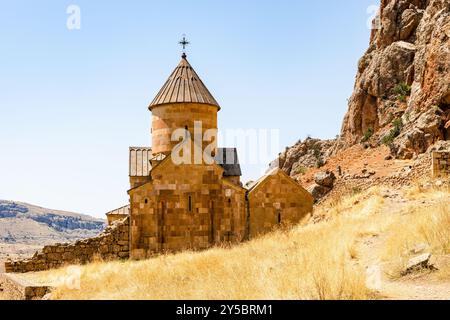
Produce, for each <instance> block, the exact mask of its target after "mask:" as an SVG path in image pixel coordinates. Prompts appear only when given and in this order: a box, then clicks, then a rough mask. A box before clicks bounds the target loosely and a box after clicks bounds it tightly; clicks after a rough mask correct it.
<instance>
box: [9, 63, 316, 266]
mask: <svg viewBox="0 0 450 320" xmlns="http://www.w3.org/2000/svg"><path fill="white" fill-rule="evenodd" d="M149 110H150V111H151V113H152V128H151V136H152V147H151V148H150V147H131V148H130V150H129V152H130V157H129V178H130V189H129V190H128V195H129V197H130V204H129V205H127V206H125V207H123V208H119V209H116V210H114V211H112V212H110V213H107V218H108V224H109V226H108V227H107V228H106V229H105V230H104V231H103V232H102V233H101V234H100V235H98V236H97V237H94V238H89V239H83V240H79V241H76V242H75V243H66V244H55V245H49V246H45V247H44V248H43V249H42V250H41V251H40V252H36V254H35V255H34V256H33V257H32V258H30V259H25V260H17V261H7V262H5V271H6V272H29V271H39V270H48V269H52V268H57V267H61V266H63V265H67V264H79V263H81V264H84V263H89V262H91V261H93V260H95V259H96V257H100V258H102V259H105V260H114V259H127V258H131V259H144V258H148V257H151V256H152V255H154V254H158V253H162V252H175V251H180V250H184V249H193V250H201V249H206V248H209V247H212V246H214V245H218V244H221V243H238V242H242V241H245V240H248V239H251V238H254V237H257V236H258V235H262V234H265V233H267V232H270V231H271V230H273V228H274V227H276V226H277V225H280V224H297V223H299V222H300V221H301V220H302V219H303V218H304V217H305V216H307V215H308V214H309V213H311V212H312V209H313V198H312V196H311V195H310V194H309V193H308V192H307V191H306V190H305V189H304V188H302V187H301V186H300V185H299V184H298V183H297V182H295V181H294V180H292V179H291V178H290V177H289V176H288V175H287V174H285V173H284V172H283V171H282V170H280V169H276V168H275V169H272V170H270V171H269V172H267V174H266V175H265V176H263V177H261V178H260V179H259V180H258V181H255V182H254V183H252V184H251V185H250V186H249V187H248V188H244V187H243V185H242V183H241V168H240V165H239V161H238V152H237V150H236V149H234V148H218V146H217V145H216V141H215V138H214V135H212V139H205V140H208V141H203V139H200V141H198V139H196V137H197V136H200V137H201V138H202V137H203V138H204V137H205V136H206V135H207V133H208V132H213V133H214V132H217V113H218V112H219V111H220V106H219V104H218V103H217V101H216V99H214V97H213V96H212V95H211V93H210V92H209V90H208V89H207V88H206V86H205V85H204V84H203V82H202V81H201V80H200V78H199V76H198V75H197V73H196V72H195V71H194V69H193V68H192V67H191V65H190V64H189V62H188V61H187V58H186V55H185V54H183V56H182V58H181V62H180V63H179V65H178V66H177V67H176V68H175V70H174V71H173V72H172V74H171V75H170V77H169V79H168V80H167V81H166V83H165V84H164V86H163V87H162V88H161V90H160V91H159V93H158V94H157V95H156V97H155V99H154V100H153V101H152V103H151V104H150V106H149ZM198 123H201V128H200V129H201V130H200V132H197V131H199V128H198V126H196V124H198ZM180 129H181V132H182V137H183V139H182V140H183V144H182V145H183V148H180V150H178V147H179V146H180V141H177V139H172V138H173V134H174V133H177V131H179V130H180ZM186 142H188V143H186ZM185 146H188V147H187V148H185ZM206 150H209V151H210V152H206ZM203 151H205V152H203ZM185 153H186V154H187V155H188V156H187V157H184V155H185ZM174 154H175V155H183V156H182V158H183V159H185V160H186V159H187V160H188V161H183V162H180V163H179V162H178V161H177V157H174ZM196 154H200V155H203V156H201V157H200V161H197V160H198V159H196Z"/></svg>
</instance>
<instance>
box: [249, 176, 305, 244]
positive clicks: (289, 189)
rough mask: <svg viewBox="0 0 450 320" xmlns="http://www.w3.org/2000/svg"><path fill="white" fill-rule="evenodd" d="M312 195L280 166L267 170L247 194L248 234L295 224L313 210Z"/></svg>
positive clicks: (258, 233) (254, 235) (251, 234)
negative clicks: (268, 171) (279, 167)
mask: <svg viewBox="0 0 450 320" xmlns="http://www.w3.org/2000/svg"><path fill="white" fill-rule="evenodd" d="M313 202H314V199H313V197H312V196H311V195H310V194H309V193H308V192H307V191H306V190H305V189H303V188H302V187H301V186H300V185H299V184H297V183H296V182H295V181H294V180H292V179H291V178H290V177H289V176H287V175H286V173H284V171H282V170H280V169H276V170H274V171H272V172H270V173H269V174H268V175H267V176H265V177H264V178H263V179H261V180H260V181H259V182H258V183H257V184H256V185H255V186H254V187H253V188H251V189H250V191H249V193H248V206H249V212H248V214H249V218H250V219H249V230H248V231H249V237H250V238H253V237H257V236H259V235H262V234H265V233H268V232H270V231H272V230H273V228H274V227H276V226H279V225H281V224H285V225H294V224H298V223H299V222H300V221H301V220H302V219H303V218H305V217H306V216H307V215H308V214H309V213H312V209H313Z"/></svg>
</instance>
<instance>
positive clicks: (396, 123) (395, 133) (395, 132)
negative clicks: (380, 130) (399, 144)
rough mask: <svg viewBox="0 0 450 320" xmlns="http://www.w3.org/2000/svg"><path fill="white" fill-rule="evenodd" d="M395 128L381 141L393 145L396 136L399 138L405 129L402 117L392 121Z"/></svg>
mask: <svg viewBox="0 0 450 320" xmlns="http://www.w3.org/2000/svg"><path fill="white" fill-rule="evenodd" d="M392 125H393V128H392V129H391V131H390V132H389V134H387V135H385V136H384V137H383V139H382V140H381V142H382V143H383V144H385V145H387V146H391V145H392V143H393V142H394V140H395V138H397V137H398V136H399V135H400V133H401V132H402V129H403V122H402V119H400V118H397V119H395V120H394V121H393V122H392Z"/></svg>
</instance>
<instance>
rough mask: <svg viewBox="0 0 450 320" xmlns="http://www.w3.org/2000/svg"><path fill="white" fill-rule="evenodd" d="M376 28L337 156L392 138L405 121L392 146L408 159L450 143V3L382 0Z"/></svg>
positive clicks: (443, 0) (361, 64) (362, 63)
mask: <svg viewBox="0 0 450 320" xmlns="http://www.w3.org/2000/svg"><path fill="white" fill-rule="evenodd" d="M374 26H376V28H375V29H374V30H373V32H372V37H371V40H370V45H369V49H368V50H367V52H366V53H365V54H364V56H363V57H362V58H361V60H360V61H359V65H358V73H357V76H356V82H355V88H354V92H353V95H352V97H351V98H350V100H349V106H348V112H347V114H346V116H345V118H344V121H343V125H342V130H341V136H340V138H339V140H338V141H337V143H336V145H335V147H334V153H336V152H338V151H340V150H343V149H345V148H348V147H350V146H352V145H354V144H356V143H359V142H361V140H362V139H363V138H364V137H366V139H370V137H371V136H373V140H374V141H376V140H378V139H379V138H381V137H384V136H386V135H388V134H389V132H390V130H391V124H392V122H393V121H394V120H396V121H399V119H401V121H402V128H401V132H397V133H396V135H395V136H394V137H392V139H391V140H393V141H390V142H388V143H389V144H390V146H391V151H392V154H393V155H394V156H396V157H398V158H402V159H409V158H412V157H413V156H414V154H416V155H417V154H421V153H424V152H425V151H426V150H427V148H428V147H429V146H431V145H433V144H434V143H435V142H436V141H438V140H448V139H450V63H449V61H450V51H449V50H448V48H449V46H450V3H449V1H448V0H428V1H426V0H383V1H381V7H380V14H379V16H378V17H377V19H376V21H375V23H374Z"/></svg>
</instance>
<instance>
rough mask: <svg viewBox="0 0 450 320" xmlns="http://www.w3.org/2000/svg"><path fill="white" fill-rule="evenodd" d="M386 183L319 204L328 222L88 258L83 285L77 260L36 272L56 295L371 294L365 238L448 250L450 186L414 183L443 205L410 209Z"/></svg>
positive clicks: (397, 247) (399, 246)
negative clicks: (192, 247) (397, 202)
mask: <svg viewBox="0 0 450 320" xmlns="http://www.w3.org/2000/svg"><path fill="white" fill-rule="evenodd" d="M380 191H381V190H380V188H372V189H370V190H368V191H365V192H361V193H358V194H353V195H351V196H348V197H341V198H340V199H338V200H336V201H332V205H329V206H327V207H325V206H323V207H321V208H319V209H318V210H317V212H316V213H315V214H316V215H322V216H326V217H327V218H328V219H326V220H325V221H323V222H321V223H317V224H310V225H307V226H302V227H295V228H292V229H285V230H278V231H275V232H274V233H272V234H269V235H266V236H264V237H262V238H259V239H255V240H252V241H250V242H248V243H244V244H240V245H238V246H235V247H233V248H214V249H211V250H208V251H204V252H184V253H179V254H174V255H164V256H160V257H156V258H153V259H149V260H146V261H126V262H96V263H92V264H89V265H86V266H82V267H79V270H80V275H81V282H80V285H81V290H74V289H71V288H70V287H68V286H67V285H66V283H64V281H63V282H62V283H61V279H62V280H64V279H66V278H67V277H68V276H70V275H71V273H72V274H73V269H72V270H70V268H63V269H59V270H52V271H46V272H40V273H36V274H33V275H30V277H32V278H33V279H32V280H34V281H38V282H43V283H59V284H58V285H57V288H56V290H55V291H54V293H53V298H54V299H194V300H195V299H243V300H247V299H263V300H264V299H370V298H374V295H373V294H372V292H371V291H370V290H368V289H367V288H366V285H365V282H366V271H365V266H364V264H363V263H360V261H358V260H359V259H361V257H360V252H359V249H358V244H359V243H360V242H361V240H362V239H365V238H367V237H372V236H378V235H380V234H383V235H384V234H385V233H386V232H387V233H388V234H389V235H392V237H391V236H389V237H388V239H387V242H386V244H387V246H388V249H386V252H385V255H386V257H388V258H389V259H393V258H394V256H397V255H399V254H402V252H403V251H404V250H405V249H408V248H409V247H410V246H412V245H413V244H415V243H417V242H424V241H425V242H428V243H430V245H431V246H432V248H433V251H434V252H440V253H448V240H449V238H450V236H449V234H448V232H449V230H450V223H449V221H450V220H449V215H448V208H447V207H446V206H443V205H442V202H441V200H443V199H444V200H445V197H447V198H446V199H448V195H449V194H448V192H447V191H436V190H432V191H429V192H427V193H426V194H423V191H421V192H422V194H421V195H419V194H418V193H417V191H411V194H410V195H408V197H411V199H415V201H416V199H420V197H426V198H427V199H434V200H435V201H436V206H429V207H425V208H429V209H423V208H422V207H419V206H415V207H411V209H409V210H406V211H405V212H404V215H402V214H399V213H398V212H402V211H401V208H403V207H401V208H400V209H399V208H397V209H396V208H393V207H391V206H392V203H388V204H386V203H385V199H384V198H383V197H382V196H380V194H381V192H380ZM395 210H397V214H393V212H394V211H395ZM390 250H391V251H390ZM388 252H389V253H388ZM370 253H371V252H370ZM366 254H367V251H366Z"/></svg>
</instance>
